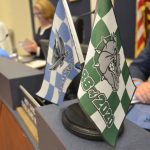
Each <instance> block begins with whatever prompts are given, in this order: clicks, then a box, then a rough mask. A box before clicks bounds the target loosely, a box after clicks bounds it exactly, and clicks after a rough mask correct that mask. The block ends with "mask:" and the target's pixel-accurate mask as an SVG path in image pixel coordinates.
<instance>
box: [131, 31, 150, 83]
mask: <svg viewBox="0 0 150 150" xmlns="http://www.w3.org/2000/svg"><path fill="white" fill-rule="evenodd" d="M129 69H130V74H131V76H132V78H139V79H142V80H143V81H146V80H147V79H148V77H149V76H150V33H149V37H148V41H147V44H146V47H145V49H144V50H143V51H142V52H141V54H140V55H139V57H138V58H137V59H135V60H134V61H133V63H132V64H131V66H130V68H129Z"/></svg>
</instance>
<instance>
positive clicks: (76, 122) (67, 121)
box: [62, 103, 124, 141]
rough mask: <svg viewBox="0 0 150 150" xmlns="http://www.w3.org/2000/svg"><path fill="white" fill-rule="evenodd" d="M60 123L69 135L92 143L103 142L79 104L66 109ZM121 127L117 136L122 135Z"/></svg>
mask: <svg viewBox="0 0 150 150" xmlns="http://www.w3.org/2000/svg"><path fill="white" fill-rule="evenodd" d="M62 122H63V125H64V126H65V128H66V129H68V130H69V131H70V132H71V133H73V134H75V135H77V136H79V137H82V138H85V139H88V140H94V141H103V137H102V135H101V133H100V131H99V130H98V129H97V127H96V126H95V124H94V123H93V122H92V121H91V119H90V118H89V117H87V116H86V115H85V114H84V112H83V111H82V109H81V107H80V106H79V103H75V104H72V105H70V106H69V107H67V108H66V109H65V110H64V111H63V113H62ZM123 129H124V126H123V125H122V126H121V128H120V131H119V136H120V135H121V134H122V133H123Z"/></svg>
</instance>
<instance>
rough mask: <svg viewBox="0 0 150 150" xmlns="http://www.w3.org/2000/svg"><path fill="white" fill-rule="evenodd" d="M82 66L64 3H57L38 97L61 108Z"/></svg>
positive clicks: (82, 60) (61, 1) (70, 20)
mask: <svg viewBox="0 0 150 150" xmlns="http://www.w3.org/2000/svg"><path fill="white" fill-rule="evenodd" d="M83 62H84V59H83V55H82V51H81V48H80V45H79V41H78V38H77V35H76V32H75V28H74V25H73V21H72V18H71V14H70V11H69V7H68V4H67V2H66V0H59V1H58V4H57V7H56V12H55V16H54V20H53V26H52V31H51V35H50V40H49V50H48V57H47V64H46V67H45V74H44V80H43V83H42V87H41V89H40V91H39V92H38V93H37V95H38V96H40V97H42V98H44V99H46V100H48V101H51V102H52V103H55V104H61V103H62V102H63V100H64V96H65V93H66V91H67V88H68V86H69V84H70V83H71V81H72V80H73V79H74V77H75V76H76V75H77V74H78V73H79V72H80V71H81V67H80V64H81V63H83Z"/></svg>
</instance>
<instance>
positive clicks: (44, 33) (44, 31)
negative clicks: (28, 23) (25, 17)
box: [22, 0, 54, 59]
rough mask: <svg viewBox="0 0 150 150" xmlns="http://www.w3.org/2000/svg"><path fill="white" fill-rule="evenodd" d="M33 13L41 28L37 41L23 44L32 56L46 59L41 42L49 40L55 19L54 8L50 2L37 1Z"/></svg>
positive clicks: (26, 40) (27, 41) (28, 41)
mask: <svg viewBox="0 0 150 150" xmlns="http://www.w3.org/2000/svg"><path fill="white" fill-rule="evenodd" d="M33 11H34V15H35V16H36V17H37V19H38V21H39V24H40V27H39V28H38V32H37V34H36V36H35V40H29V39H25V40H24V41H23V43H22V47H23V49H24V50H26V51H27V52H29V53H30V54H34V55H36V56H37V57H38V58H41V59H44V54H43V52H42V51H41V47H40V40H41V39H46V40H49V37H50V33H51V27H52V21H53V17H54V6H53V5H52V3H51V2H50V1H49V0H36V2H35V4H34V6H33Z"/></svg>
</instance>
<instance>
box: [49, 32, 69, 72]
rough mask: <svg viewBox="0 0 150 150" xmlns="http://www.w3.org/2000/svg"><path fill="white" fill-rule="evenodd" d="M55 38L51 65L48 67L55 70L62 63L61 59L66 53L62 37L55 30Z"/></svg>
mask: <svg viewBox="0 0 150 150" xmlns="http://www.w3.org/2000/svg"><path fill="white" fill-rule="evenodd" d="M55 35H56V39H55V43H54V49H53V50H54V51H53V57H52V66H51V67H50V70H56V69H57V67H58V66H60V67H61V66H62V65H63V61H64V59H65V57H66V56H67V55H68V53H67V51H66V50H65V45H64V42H63V40H62V38H61V37H60V36H59V33H58V32H57V30H56V33H55Z"/></svg>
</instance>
